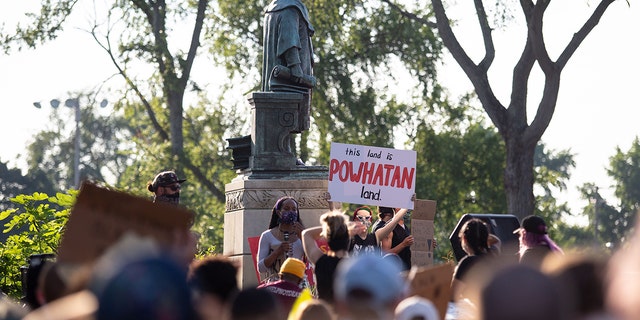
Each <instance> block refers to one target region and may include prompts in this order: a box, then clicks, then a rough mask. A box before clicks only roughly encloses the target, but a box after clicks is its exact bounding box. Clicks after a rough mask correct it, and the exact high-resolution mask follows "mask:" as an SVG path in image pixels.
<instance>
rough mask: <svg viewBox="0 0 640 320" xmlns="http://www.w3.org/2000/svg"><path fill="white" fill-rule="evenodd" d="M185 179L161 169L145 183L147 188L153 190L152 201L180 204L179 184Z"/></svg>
mask: <svg viewBox="0 0 640 320" xmlns="http://www.w3.org/2000/svg"><path fill="white" fill-rule="evenodd" d="M185 181H187V180H186V179H178V175H176V173H175V172H173V171H163V172H160V173H158V174H157V175H156V177H155V178H154V179H153V181H152V182H149V183H148V184H147V190H149V191H150V192H153V202H164V203H169V204H173V205H176V206H177V205H178V204H180V185H181V184H182V183H183V182H185Z"/></svg>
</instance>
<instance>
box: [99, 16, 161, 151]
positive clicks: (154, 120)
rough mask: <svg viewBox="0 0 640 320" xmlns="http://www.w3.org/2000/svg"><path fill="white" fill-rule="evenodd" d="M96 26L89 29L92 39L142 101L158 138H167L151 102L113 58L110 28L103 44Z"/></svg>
mask: <svg viewBox="0 0 640 320" xmlns="http://www.w3.org/2000/svg"><path fill="white" fill-rule="evenodd" d="M96 28H97V25H94V27H93V29H92V30H91V36H93V39H94V40H95V41H96V42H97V43H98V45H99V46H100V47H101V48H102V49H103V50H104V51H105V52H107V54H108V55H109V59H111V62H112V63H113V65H114V66H115V67H116V69H117V70H118V73H119V74H120V75H121V76H122V78H123V79H124V81H125V82H126V83H127V84H128V85H129V86H130V87H131V89H132V90H133V91H134V92H135V94H136V96H138V99H140V101H141V102H142V105H143V106H144V108H145V110H146V111H147V115H149V119H150V120H151V123H152V125H153V127H154V128H155V130H156V131H157V132H158V134H159V135H160V138H161V139H162V140H165V141H167V140H169V135H168V134H167V131H165V130H164V128H163V127H162V126H161V125H160V122H158V119H157V118H156V115H155V112H154V111H153V108H152V107H151V104H150V103H149V101H148V100H147V99H146V98H145V97H144V95H143V94H142V92H141V91H140V89H139V88H138V86H137V85H136V84H135V83H134V82H133V80H132V79H131V78H130V77H129V75H128V74H127V73H126V71H125V70H124V69H123V68H122V67H121V66H120V64H119V63H118V61H117V60H116V58H115V56H114V54H113V49H112V47H111V40H110V39H111V38H110V34H111V30H110V29H109V30H108V31H107V34H106V35H105V39H106V42H107V43H106V44H104V43H102V42H101V41H100V39H98V36H97V34H96V31H95V30H96Z"/></svg>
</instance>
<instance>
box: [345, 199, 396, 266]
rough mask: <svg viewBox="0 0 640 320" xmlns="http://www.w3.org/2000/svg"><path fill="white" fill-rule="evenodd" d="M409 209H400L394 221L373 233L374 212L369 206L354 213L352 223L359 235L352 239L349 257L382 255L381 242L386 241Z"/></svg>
mask: <svg viewBox="0 0 640 320" xmlns="http://www.w3.org/2000/svg"><path fill="white" fill-rule="evenodd" d="M405 213H407V209H400V210H399V211H398V212H397V213H396V215H395V216H393V219H391V220H390V221H389V223H386V224H385V225H384V226H383V227H381V228H378V229H377V230H375V231H371V230H372V229H371V228H370V227H371V219H372V210H371V208H369V207H367V206H362V207H359V208H357V209H356V210H355V211H353V215H352V217H351V221H352V223H355V224H356V230H357V234H356V235H354V236H353V237H352V238H351V243H350V245H349V255H350V256H359V255H361V254H376V255H382V251H381V250H380V242H382V240H383V239H385V238H386V237H387V236H388V235H389V234H390V233H391V231H393V228H395V226H396V225H397V224H398V222H399V221H400V220H402V219H403V218H404V215H405Z"/></svg>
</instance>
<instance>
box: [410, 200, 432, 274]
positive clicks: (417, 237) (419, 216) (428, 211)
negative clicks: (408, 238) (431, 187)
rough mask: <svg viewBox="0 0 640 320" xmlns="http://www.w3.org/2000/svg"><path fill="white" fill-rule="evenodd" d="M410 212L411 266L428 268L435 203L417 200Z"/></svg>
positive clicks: (430, 259)
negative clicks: (411, 236) (411, 237)
mask: <svg viewBox="0 0 640 320" xmlns="http://www.w3.org/2000/svg"><path fill="white" fill-rule="evenodd" d="M414 206H415V207H414V209H413V211H412V212H411V235H413V240H414V242H413V245H412V246H411V264H412V265H417V266H428V265H432V264H433V241H434V240H433V239H434V233H435V228H434V224H433V220H434V219H435V216H436V202H435V201H433V200H419V199H416V200H415V202H414Z"/></svg>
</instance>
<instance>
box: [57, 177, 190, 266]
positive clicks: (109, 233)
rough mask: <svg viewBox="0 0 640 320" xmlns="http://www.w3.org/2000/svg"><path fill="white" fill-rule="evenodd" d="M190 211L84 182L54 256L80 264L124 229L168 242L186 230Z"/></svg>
mask: <svg viewBox="0 0 640 320" xmlns="http://www.w3.org/2000/svg"><path fill="white" fill-rule="evenodd" d="M192 221H193V213H192V212H190V211H188V210H186V209H184V208H180V207H176V206H171V205H167V204H160V203H153V202H151V201H149V200H147V199H144V198H141V197H136V196H133V195H130V194H127V193H124V192H119V191H114V190H110V189H106V188H102V187H99V186H97V185H95V184H92V183H90V182H85V183H83V184H82V187H81V188H80V193H79V194H78V198H77V200H76V203H75V204H74V206H73V208H71V214H70V215H69V221H68V222H67V225H66V226H65V230H64V233H63V235H62V240H61V242H60V246H59V249H58V258H57V260H58V261H59V262H62V263H71V264H82V263H90V262H93V261H95V259H97V258H98V257H99V256H100V255H102V254H103V253H104V252H105V250H106V249H107V248H109V247H110V246H111V245H112V244H114V243H116V242H117V241H118V240H119V239H120V237H121V236H122V235H123V234H125V233H126V232H128V231H133V232H134V233H136V234H138V235H140V236H145V237H150V238H153V239H154V240H156V241H157V243H158V244H159V245H161V246H169V245H171V244H172V243H173V242H174V241H175V240H176V236H180V235H181V234H182V233H183V232H188V230H189V226H190V224H191V222H192Z"/></svg>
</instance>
